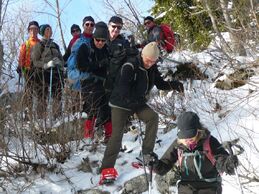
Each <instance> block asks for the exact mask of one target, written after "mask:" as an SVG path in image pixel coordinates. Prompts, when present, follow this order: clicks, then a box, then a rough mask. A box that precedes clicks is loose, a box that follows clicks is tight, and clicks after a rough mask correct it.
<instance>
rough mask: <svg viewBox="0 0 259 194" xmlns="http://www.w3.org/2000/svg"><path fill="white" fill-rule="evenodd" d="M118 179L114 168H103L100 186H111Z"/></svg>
mask: <svg viewBox="0 0 259 194" xmlns="http://www.w3.org/2000/svg"><path fill="white" fill-rule="evenodd" d="M117 177H118V172H117V171H116V169H115V168H105V169H103V170H102V172H101V178H100V181H99V184H100V185H103V184H105V185H107V184H108V185H109V184H112V183H113V182H114V181H115V180H116V179H117Z"/></svg>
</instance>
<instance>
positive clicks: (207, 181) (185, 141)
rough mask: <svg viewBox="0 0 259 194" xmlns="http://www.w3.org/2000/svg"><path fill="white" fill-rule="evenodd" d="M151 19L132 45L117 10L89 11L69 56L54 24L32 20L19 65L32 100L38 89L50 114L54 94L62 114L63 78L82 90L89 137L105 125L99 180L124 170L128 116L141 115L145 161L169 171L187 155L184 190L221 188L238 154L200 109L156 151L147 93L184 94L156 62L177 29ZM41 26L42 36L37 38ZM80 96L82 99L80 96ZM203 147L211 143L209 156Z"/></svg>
mask: <svg viewBox="0 0 259 194" xmlns="http://www.w3.org/2000/svg"><path fill="white" fill-rule="evenodd" d="M144 26H145V28H146V30H147V39H146V40H144V41H143V42H142V43H141V44H131V42H129V41H128V40H127V39H126V38H125V37H124V36H123V35H122V34H121V29H122V28H123V20H122V18H121V17H119V16H112V17H111V18H110V20H109V22H108V24H106V23H105V22H102V21H101V22H97V23H95V20H94V19H93V17H91V16H86V17H85V18H84V19H83V23H82V27H83V32H81V29H80V27H79V26H78V25H76V24H73V25H72V26H71V34H72V36H73V38H72V40H71V41H70V43H69V45H68V47H67V50H66V51H65V54H64V55H63V56H62V54H61V52H60V49H59V46H58V45H57V44H56V43H55V42H54V41H53V39H52V38H51V37H52V28H51V26H50V25H49V24H43V25H40V26H39V24H38V22H36V21H32V22H30V23H29V25H28V32H29V39H28V40H27V41H26V42H25V43H23V44H22V46H21V49H20V56H19V66H18V68H17V72H18V73H19V75H21V76H23V77H24V79H25V83H26V84H25V90H24V91H25V94H26V95H27V97H26V98H25V99H27V101H26V102H24V103H25V106H26V107H27V108H28V109H30V110H32V107H30V106H32V105H31V104H32V103H31V102H32V98H33V94H34V93H35V96H36V98H37V108H36V110H37V116H38V118H39V119H40V118H44V116H46V114H47V110H46V108H47V99H48V98H49V97H50V93H51V98H52V99H53V101H52V108H53V109H52V111H53V113H54V117H55V118H58V117H59V116H60V114H61V112H62V103H61V102H62V89H63V88H64V84H66V83H68V84H67V85H68V86H69V87H70V89H71V90H74V91H75V92H76V93H81V94H82V99H83V100H82V101H83V110H81V111H82V112H85V113H87V119H86V120H85V122H84V138H85V139H86V140H89V141H93V139H94V133H95V129H96V128H99V127H103V128H104V140H103V141H104V143H105V144H106V150H105V153H104V157H103V160H102V165H101V168H100V172H101V178H100V182H99V183H100V184H108V183H110V182H113V181H115V180H116V179H117V177H118V172H117V171H116V169H115V168H114V167H115V163H116V159H117V156H118V154H119V152H120V148H121V143H122V137H123V134H124V127H125V125H126V124H127V122H128V118H129V117H130V116H131V115H133V114H135V115H136V116H137V118H138V119H139V120H140V121H142V122H143V123H145V137H144V139H143V144H142V149H141V150H142V151H141V154H142V156H143V164H144V165H146V166H149V165H152V166H153V167H154V171H155V172H157V173H158V174H165V173H167V172H168V171H169V170H170V169H171V168H172V167H173V165H174V164H175V163H176V162H177V161H179V160H181V161H182V162H180V163H181V164H179V165H180V169H181V171H180V173H181V181H180V182H179V183H178V190H179V193H214V194H216V193H217V194H218V193H221V179H220V173H222V172H227V173H229V174H233V173H234V168H235V167H236V166H237V164H238V160H237V157H236V156H235V155H229V153H228V152H226V150H225V149H224V148H223V147H222V146H221V144H220V143H219V142H218V141H217V140H216V139H215V138H214V137H213V136H211V135H210V133H209V130H207V129H206V128H205V127H203V126H202V125H201V123H200V121H199V117H198V116H197V115H196V114H195V113H193V112H184V113H182V114H181V115H180V116H179V117H178V121H177V125H178V129H179V133H178V138H177V140H175V141H174V143H173V144H172V145H171V146H170V147H169V149H168V150H167V151H166V153H165V155H164V156H162V158H161V159H160V160H158V157H157V155H156V154H155V153H154V152H153V150H154V146H155V141H156V136H157V130H158V122H159V116H158V113H156V112H155V111H154V110H153V109H152V108H150V106H149V105H148V104H147V101H148V99H147V98H146V97H147V96H148V94H149V92H150V90H151V89H152V88H153V87H154V86H156V87H157V88H158V89H160V90H175V91H177V92H179V93H180V94H182V95H183V93H184V87H183V84H182V83H181V82H180V81H178V80H173V81H164V80H163V78H162V76H161V73H160V72H159V71H158V67H157V62H158V61H161V53H162V52H164V51H165V52H167V53H170V52H172V51H173V50H174V47H175V41H174V37H173V34H172V32H170V29H169V28H168V27H165V26H166V25H164V26H163V25H157V24H156V22H155V20H154V18H153V17H151V16H148V17H145V18H144ZM38 33H39V34H40V35H41V36H42V39H39V38H38V37H37V35H38ZM65 70H66V77H64V75H65V74H64V71H65ZM64 80H66V81H67V82H66V81H64ZM78 100H79V99H75V103H76V101H78ZM205 144H206V146H205ZM204 149H208V150H209V153H210V157H207V156H208V154H206V153H204V152H205V150H204ZM194 153H195V154H194ZM204 156H205V157H204ZM212 156H213V157H212ZM197 163H198V164H197ZM197 165H198V167H197Z"/></svg>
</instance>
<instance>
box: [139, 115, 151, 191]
mask: <svg viewBox="0 0 259 194" xmlns="http://www.w3.org/2000/svg"><path fill="white" fill-rule="evenodd" d="M142 134H143V131H142V126H141V121H140V120H139V134H138V135H139V136H140V138H139V143H140V154H141V155H142V161H143V169H144V173H145V176H146V182H147V185H148V191H150V192H151V185H150V184H149V183H150V182H149V180H148V175H147V170H146V164H145V158H144V154H143V149H142V144H143V137H142Z"/></svg>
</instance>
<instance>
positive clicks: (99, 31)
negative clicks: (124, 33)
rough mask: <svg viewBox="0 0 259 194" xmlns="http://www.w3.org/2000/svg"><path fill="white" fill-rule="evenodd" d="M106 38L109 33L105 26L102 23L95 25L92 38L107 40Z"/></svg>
mask: <svg viewBox="0 0 259 194" xmlns="http://www.w3.org/2000/svg"><path fill="white" fill-rule="evenodd" d="M108 36H109V31H108V27H107V25H106V24H105V23H104V22H98V23H96V24H95V30H94V33H93V37H94V38H101V39H105V40H107V39H108Z"/></svg>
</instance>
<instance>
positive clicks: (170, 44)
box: [160, 24, 175, 53]
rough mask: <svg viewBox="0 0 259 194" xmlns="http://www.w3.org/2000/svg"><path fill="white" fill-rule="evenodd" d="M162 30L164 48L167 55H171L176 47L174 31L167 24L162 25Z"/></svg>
mask: <svg viewBox="0 0 259 194" xmlns="http://www.w3.org/2000/svg"><path fill="white" fill-rule="evenodd" d="M160 28H161V30H162V32H163V33H162V36H163V37H162V38H161V40H163V44H162V47H163V48H164V49H165V50H166V52H167V53H171V52H172V51H173V50H174V47H175V38H174V32H173V31H172V29H171V27H170V26H169V25H167V24H161V25H160Z"/></svg>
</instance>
